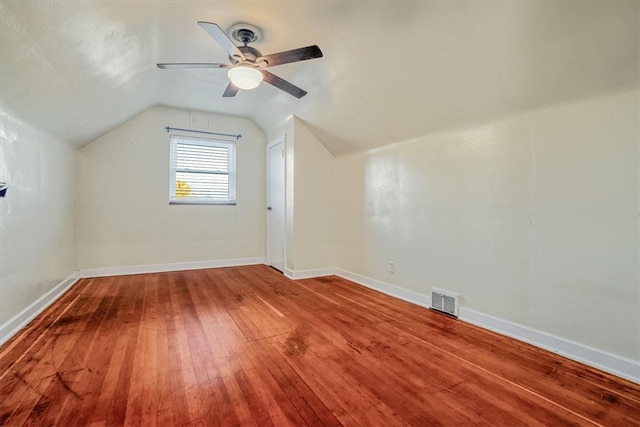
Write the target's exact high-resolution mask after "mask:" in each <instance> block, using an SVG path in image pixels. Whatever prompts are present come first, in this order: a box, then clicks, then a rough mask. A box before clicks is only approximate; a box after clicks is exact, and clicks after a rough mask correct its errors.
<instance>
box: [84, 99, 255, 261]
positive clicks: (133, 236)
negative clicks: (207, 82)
mask: <svg viewBox="0 0 640 427" xmlns="http://www.w3.org/2000/svg"><path fill="white" fill-rule="evenodd" d="M166 126H171V127H177V128H187V129H192V128H198V129H209V130H212V131H215V132H220V133H229V134H238V133H240V134H242V138H241V139H240V140H239V141H238V143H237V186H236V193H237V205H236V206H219V205H218V206H212V205H169V199H168V197H169V134H168V133H167V132H166V131H165V129H164V128H165V127H166ZM265 144H266V143H265V138H264V135H263V133H262V131H260V130H259V129H258V128H257V127H256V126H255V125H254V124H253V123H252V122H251V121H249V120H247V119H242V118H234V117H226V116H219V115H215V114H207V113H198V112H193V113H192V112H189V111H185V110H177V109H171V108H160V107H157V108H152V109H149V110H147V111H146V112H144V113H142V114H140V115H139V116H137V117H135V118H133V119H132V120H130V121H129V122H127V123H125V124H123V125H122V126H120V127H118V128H116V129H114V130H113V131H111V132H109V133H108V134H106V135H104V136H102V137H101V138H98V139H97V140H95V141H94V142H92V143H91V144H89V145H87V146H85V147H84V148H82V149H81V150H79V152H78V158H77V164H78V200H79V203H78V212H77V214H78V263H79V266H80V268H81V269H88V268H103V267H119V266H129V265H148V264H164V263H178V262H191V261H217V260H226V259H244V258H256V257H257V258H264V254H265V244H264V242H265V200H266V196H265V194H266V187H265V176H266V150H265Z"/></svg>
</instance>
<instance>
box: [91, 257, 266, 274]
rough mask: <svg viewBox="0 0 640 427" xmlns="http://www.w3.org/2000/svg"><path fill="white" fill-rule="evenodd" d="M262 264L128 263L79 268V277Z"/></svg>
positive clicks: (241, 260) (244, 261)
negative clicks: (124, 264)
mask: <svg viewBox="0 0 640 427" xmlns="http://www.w3.org/2000/svg"><path fill="white" fill-rule="evenodd" d="M255 264H264V258H238V259H224V260H216V261H191V262H176V263H170V264H150V265H128V266H125V267H105V268H89V269H85V270H80V277H106V276H126V275H129V274H145V273H164V272H167V271H183V270H201V269H204V268H220V267H237V266H241V265H255Z"/></svg>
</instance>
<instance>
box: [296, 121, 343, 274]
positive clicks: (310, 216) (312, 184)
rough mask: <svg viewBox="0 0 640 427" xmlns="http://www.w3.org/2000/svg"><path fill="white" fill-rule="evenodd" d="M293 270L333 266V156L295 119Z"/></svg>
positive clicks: (334, 227) (334, 207) (334, 225)
mask: <svg viewBox="0 0 640 427" xmlns="http://www.w3.org/2000/svg"><path fill="white" fill-rule="evenodd" d="M294 163H295V165H294V167H295V172H294V189H293V193H294V196H293V197H294V212H293V214H294V221H293V222H294V226H293V229H294V233H293V236H294V247H295V253H294V259H293V266H288V268H290V269H292V270H294V271H305V270H315V269H326V268H333V267H335V230H336V198H335V158H334V157H333V155H332V154H331V153H329V151H328V150H327V149H326V147H325V146H324V145H322V143H321V142H320V141H319V140H318V138H316V137H315V136H314V135H313V134H312V133H311V132H310V131H309V130H308V129H307V128H306V127H305V125H304V123H302V122H301V121H300V119H298V118H295V121H294Z"/></svg>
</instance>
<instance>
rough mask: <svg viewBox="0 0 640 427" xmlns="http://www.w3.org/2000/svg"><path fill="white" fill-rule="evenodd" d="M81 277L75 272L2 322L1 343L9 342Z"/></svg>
mask: <svg viewBox="0 0 640 427" xmlns="http://www.w3.org/2000/svg"><path fill="white" fill-rule="evenodd" d="M79 278H80V276H79V275H78V273H73V274H72V275H71V276H69V277H67V278H66V279H64V280H63V281H62V282H60V283H59V284H57V285H56V286H55V287H54V288H53V289H51V290H50V291H49V292H47V293H46V294H44V295H42V296H41V297H40V298H38V299H37V300H35V301H34V302H33V303H31V304H30V305H29V306H28V307H27V308H25V309H24V310H22V311H21V312H20V313H18V314H16V315H15V316H13V317H12V318H11V319H9V320H8V321H6V322H5V323H4V324H2V326H0V345H2V344H4V343H5V342H7V340H9V338H11V337H12V336H14V335H15V334H16V333H17V332H18V331H19V330H20V329H22V328H24V327H25V326H26V325H27V324H28V323H29V322H31V321H32V320H33V319H34V318H35V317H36V316H37V315H38V314H40V313H42V312H43V311H44V310H45V309H46V308H47V307H49V306H50V305H51V304H52V303H53V302H54V301H55V300H57V299H58V298H60V297H61V296H62V294H64V293H65V292H66V291H67V290H68V289H69V288H70V287H71V286H72V285H73V284H74V283H76V282H77V281H78V279H79Z"/></svg>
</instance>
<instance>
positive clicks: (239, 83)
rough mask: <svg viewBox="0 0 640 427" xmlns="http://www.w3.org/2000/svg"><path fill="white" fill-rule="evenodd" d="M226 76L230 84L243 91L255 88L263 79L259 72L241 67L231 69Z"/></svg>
mask: <svg viewBox="0 0 640 427" xmlns="http://www.w3.org/2000/svg"><path fill="white" fill-rule="evenodd" d="M228 75H229V80H231V83H233V84H234V85H235V86H236V87H237V88H239V89H244V90H250V89H255V88H257V87H258V85H259V84H260V83H262V79H263V78H264V76H263V75H262V73H261V72H260V70H257V69H255V68H252V67H247V66H243V65H240V66H237V67H233V68H232V69H230V70H229V73H228Z"/></svg>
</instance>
